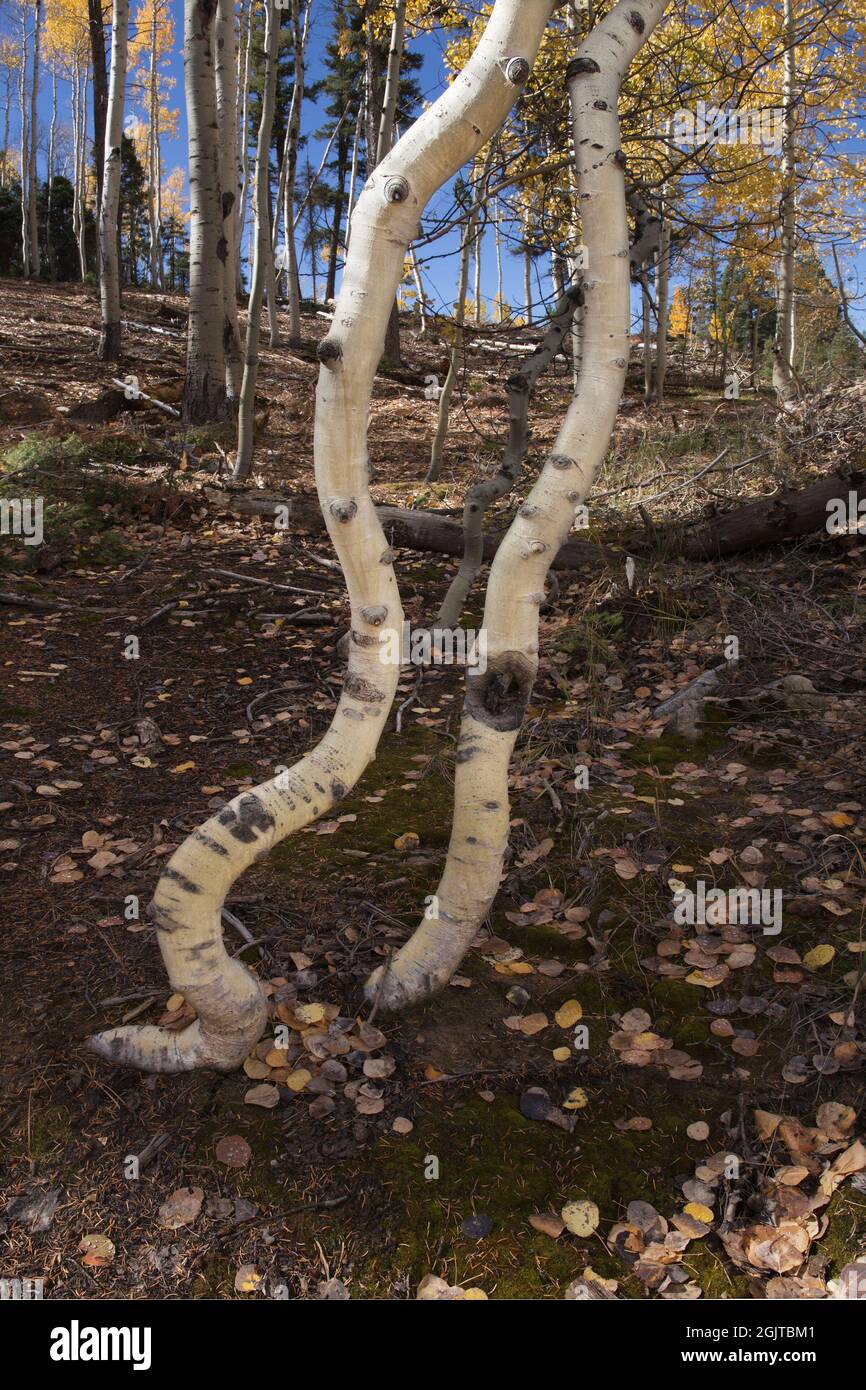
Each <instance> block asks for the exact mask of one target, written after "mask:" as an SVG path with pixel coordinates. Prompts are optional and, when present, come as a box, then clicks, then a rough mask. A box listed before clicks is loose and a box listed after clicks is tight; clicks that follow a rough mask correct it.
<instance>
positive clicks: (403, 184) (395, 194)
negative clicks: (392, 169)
mask: <svg viewBox="0 0 866 1390" xmlns="http://www.w3.org/2000/svg"><path fill="white" fill-rule="evenodd" d="M382 192H383V194H384V197H385V202H386V203H405V201H406V199H407V198H408V197H409V181H408V179H404V178H403V175H402V174H396V175H394V176H393V177H391V178H388V179H386V180H385V186H384V188H383V189H382Z"/></svg>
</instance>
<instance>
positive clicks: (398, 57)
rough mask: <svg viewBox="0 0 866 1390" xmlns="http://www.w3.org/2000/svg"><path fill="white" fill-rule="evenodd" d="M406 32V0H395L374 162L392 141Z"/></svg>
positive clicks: (378, 159) (380, 161) (382, 155)
mask: <svg viewBox="0 0 866 1390" xmlns="http://www.w3.org/2000/svg"><path fill="white" fill-rule="evenodd" d="M405 34H406V0H397V4H396V5H395V6H394V23H393V25H392V26H391V47H390V49H389V51H388V70H387V74H386V77H385V98H384V102H383V106H382V119H381V121H380V123H379V139H378V143H377V145H376V163H377V164H381V163H382V160H383V159H384V158H385V155H386V154H387V153H388V151H389V150H390V148H391V146H392V145H393V143H394V122H395V120H396V116H397V98H398V97H399V95H400V69H401V67H402V65H403V49H404V46H405Z"/></svg>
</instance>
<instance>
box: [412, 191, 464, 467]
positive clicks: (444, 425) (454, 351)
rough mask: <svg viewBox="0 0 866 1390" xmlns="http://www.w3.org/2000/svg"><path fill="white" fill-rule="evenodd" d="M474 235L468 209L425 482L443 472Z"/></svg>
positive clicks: (461, 346)
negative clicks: (450, 340)
mask: <svg viewBox="0 0 866 1390" xmlns="http://www.w3.org/2000/svg"><path fill="white" fill-rule="evenodd" d="M474 235H475V213H474V211H473V212H470V213H469V215H468V217H467V219H466V226H465V228H464V231H463V245H462V246H461V248H460V273H459V276H458V280H457V308H456V310H455V313H454V326H453V333H454V337H453V339H452V342H451V352H450V354H449V357H448V375H447V376H446V378H445V385H444V386H443V387H442V390H441V391H440V393H439V410H438V412H437V415H436V433H435V434H434V436H433V447H432V449H431V451H430V467H429V468H428V469H427V476H426V478H425V480H424V481H425V482H428V483H436V482H438V481H439V478H440V477H441V474H442V463H443V461H444V457H445V440H446V439H447V437H448V421H449V419H450V416H451V397H452V396H453V395H454V387H455V385H456V382H457V375H458V373H459V371H460V359H461V357H462V355H463V326H464V324H465V322H466V291H467V289H468V288H469V255H470V251H471V247H472V239H473V237H474Z"/></svg>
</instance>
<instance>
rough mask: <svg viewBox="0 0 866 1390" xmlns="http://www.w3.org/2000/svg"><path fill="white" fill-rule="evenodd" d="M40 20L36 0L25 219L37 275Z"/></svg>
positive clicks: (32, 271)
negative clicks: (27, 224)
mask: <svg viewBox="0 0 866 1390" xmlns="http://www.w3.org/2000/svg"><path fill="white" fill-rule="evenodd" d="M41 20H42V0H36V6H35V11H34V19H33V82H32V84H31V87H30V149H29V151H28V161H29V168H28V171H27V220H28V222H29V223H30V234H29V238H28V240H29V248H30V271H29V273H30V274H31V275H36V276H38V275H39V273H40V271H41V265H40V260H39V219H38V218H37V216H36V197H37V194H38V192H39V180H38V176H37V172H36V152H37V149H38V146H39V110H38V101H39V55H40V39H41V31H40V23H41Z"/></svg>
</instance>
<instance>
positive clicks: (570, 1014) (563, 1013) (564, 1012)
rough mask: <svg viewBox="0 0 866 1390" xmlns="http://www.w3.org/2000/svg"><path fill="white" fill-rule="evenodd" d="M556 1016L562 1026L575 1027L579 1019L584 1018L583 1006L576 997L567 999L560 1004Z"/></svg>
mask: <svg viewBox="0 0 866 1390" xmlns="http://www.w3.org/2000/svg"><path fill="white" fill-rule="evenodd" d="M554 1018H555V1019H556V1021H557V1023H558V1024H559V1026H560V1028H573V1027H574V1025H575V1023H577V1021H578V1019H581V1018H583V1006H582V1005H581V1004H580V1003H578V1001H577V1000H576V999H566V1001H565V1003H564V1004H560V1006H559V1008H558V1009H557V1011H556V1013H555V1014H554Z"/></svg>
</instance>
